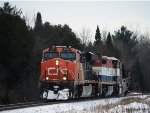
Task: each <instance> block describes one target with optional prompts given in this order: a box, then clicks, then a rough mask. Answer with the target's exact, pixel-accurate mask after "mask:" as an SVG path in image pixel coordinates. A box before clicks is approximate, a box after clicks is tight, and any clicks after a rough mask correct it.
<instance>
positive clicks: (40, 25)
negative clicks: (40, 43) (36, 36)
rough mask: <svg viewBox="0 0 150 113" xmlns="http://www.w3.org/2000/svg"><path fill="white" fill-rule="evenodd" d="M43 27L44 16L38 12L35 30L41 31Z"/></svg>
mask: <svg viewBox="0 0 150 113" xmlns="http://www.w3.org/2000/svg"><path fill="white" fill-rule="evenodd" d="M41 29H42V16H41V13H40V12H38V13H37V16H36V20H35V26H34V31H35V32H37V33H39V32H40V31H41Z"/></svg>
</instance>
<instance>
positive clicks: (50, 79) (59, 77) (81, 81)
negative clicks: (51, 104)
mask: <svg viewBox="0 0 150 113" xmlns="http://www.w3.org/2000/svg"><path fill="white" fill-rule="evenodd" d="M127 85H128V83H127V78H123V77H122V63H121V62H120V61H119V60H118V59H117V58H114V57H107V56H102V55H100V54H94V53H92V52H80V51H79V50H77V49H75V48H71V47H70V46H69V47H68V46H52V47H50V48H47V49H45V50H43V52H42V61H41V75H40V79H39V84H38V86H39V88H40V92H41V97H42V98H44V99H56V100H67V99H72V98H80V97H98V96H100V97H105V96H112V95H113V96H117V95H119V94H123V93H126V92H127V90H128V87H127Z"/></svg>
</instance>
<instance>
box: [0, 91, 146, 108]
mask: <svg viewBox="0 0 150 113" xmlns="http://www.w3.org/2000/svg"><path fill="white" fill-rule="evenodd" d="M139 95H145V94H132V95H128V96H139ZM120 97H127V96H122V95H120V96H117V97H104V98H102V97H88V98H80V99H72V100H57V101H56V100H49V101H47V100H46V101H37V102H27V103H18V104H9V105H0V111H6V110H13V109H21V108H27V107H36V106H45V105H53V104H60V103H72V102H83V101H91V100H97V99H109V98H120Z"/></svg>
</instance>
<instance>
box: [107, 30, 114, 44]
mask: <svg viewBox="0 0 150 113" xmlns="http://www.w3.org/2000/svg"><path fill="white" fill-rule="evenodd" d="M106 46H107V47H112V46H113V44H112V38H111V35H110V32H109V33H108V35H107V40H106Z"/></svg>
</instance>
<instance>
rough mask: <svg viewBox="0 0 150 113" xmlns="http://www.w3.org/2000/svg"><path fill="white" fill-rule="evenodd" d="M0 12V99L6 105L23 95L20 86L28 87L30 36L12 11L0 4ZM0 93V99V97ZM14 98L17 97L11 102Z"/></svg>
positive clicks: (30, 33)
mask: <svg viewBox="0 0 150 113" xmlns="http://www.w3.org/2000/svg"><path fill="white" fill-rule="evenodd" d="M1 10H2V11H3V13H2V14H1V15H0V51H1V54H0V68H1V69H0V70H3V71H2V73H1V72H0V75H1V76H0V87H1V86H3V87H1V93H0V99H1V100H3V101H2V102H3V103H5V104H6V103H9V102H12V103H13V102H15V101H16V102H17V101H19V98H21V97H22V96H23V95H24V94H25V92H27V90H25V91H24V90H23V88H22V87H21V86H22V85H21V84H22V83H23V82H26V85H27V84H29V79H28V78H29V77H30V75H31V74H30V72H31V63H32V54H33V51H32V50H33V46H34V36H33V35H32V32H31V31H30V30H28V27H27V26H26V23H25V20H24V19H22V18H21V16H20V15H19V13H17V12H18V10H17V9H16V8H13V7H11V5H9V3H4V6H3V7H1ZM16 14H17V15H16ZM11 91H12V92H11ZM21 92H24V93H21ZM3 93H5V95H4V96H3V95H1V94H3ZM14 93H15V94H14ZM16 96H19V97H18V98H14V97H16ZM1 100H0V102H1Z"/></svg>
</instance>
